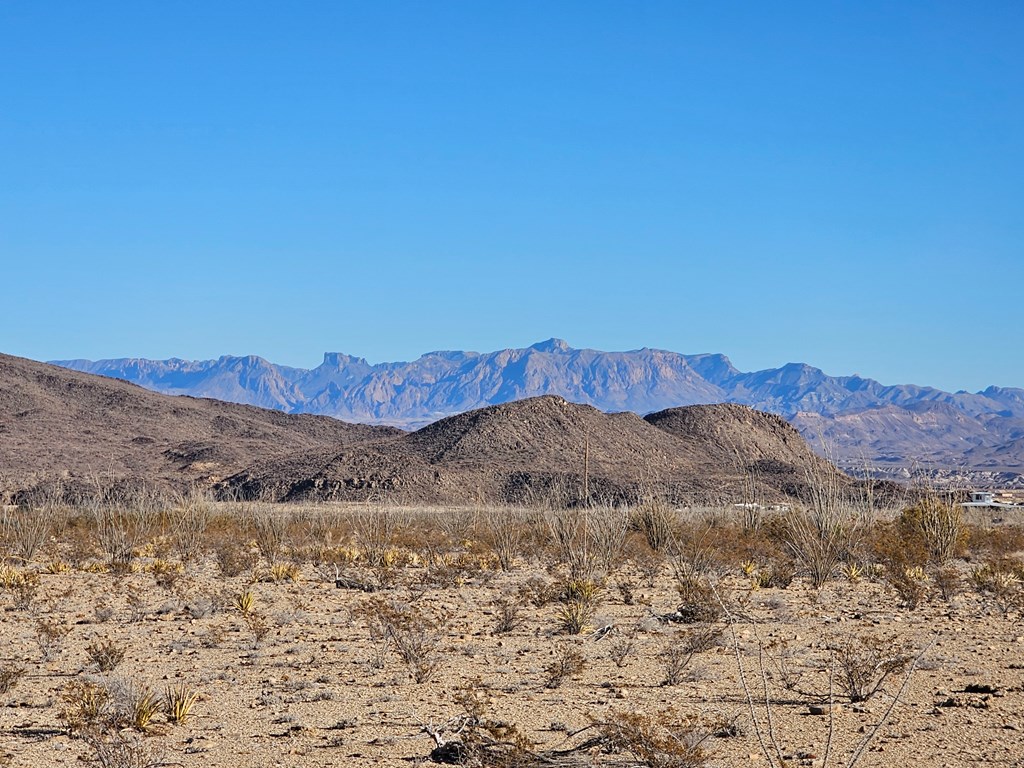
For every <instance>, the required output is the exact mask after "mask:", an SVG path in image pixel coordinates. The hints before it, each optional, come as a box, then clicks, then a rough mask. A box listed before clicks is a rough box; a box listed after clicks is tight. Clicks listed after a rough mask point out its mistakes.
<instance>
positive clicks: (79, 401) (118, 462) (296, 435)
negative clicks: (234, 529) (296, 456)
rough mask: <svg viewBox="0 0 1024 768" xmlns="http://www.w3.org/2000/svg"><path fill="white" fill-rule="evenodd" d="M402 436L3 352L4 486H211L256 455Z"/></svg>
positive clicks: (0, 433)
mask: <svg viewBox="0 0 1024 768" xmlns="http://www.w3.org/2000/svg"><path fill="white" fill-rule="evenodd" d="M395 434H400V432H399V430H395V429H392V428H389V427H374V426H366V425H361V424H346V423H344V422H341V421H338V420H337V419H331V418H328V417H326V416H312V415H291V414H284V413H280V412H278V411H270V410H265V409H262V408H255V407H253V406H247V405H237V404H234V403H224V402H219V401H216V400H201V399H195V398H191V397H179V398H170V397H167V396H166V395H160V394H156V393H154V392H150V391H148V390H146V389H143V388H142V387H138V386H136V385H134V384H128V383H125V382H122V381H115V380H112V379H108V378H103V377H99V376H93V375H90V374H84V373H77V372H74V371H68V370H65V369H63V368H58V367H56V366H52V365H47V364H45V363H37V362H34V361H31V360H25V359H23V358H17V357H11V356H9V355H0V473H2V474H0V483H2V484H3V486H5V487H6V488H7V489H8V490H11V489H18V488H24V487H26V486H30V485H32V484H33V483H34V482H36V481H41V480H53V479H60V480H62V481H65V482H67V483H68V484H69V485H72V486H88V485H90V484H94V483H96V482H100V483H103V482H109V481H112V480H114V479H119V478H126V477H135V478H142V479H146V480H148V481H152V482H154V483H157V484H160V483H172V484H182V483H189V482H198V483H201V484H211V483H215V482H218V481H220V480H221V479H223V478H224V477H226V476H228V475H231V474H234V473H236V472H238V471H240V470H241V469H243V468H244V467H246V466H248V465H250V464H251V463H252V462H253V461H255V460H257V459H259V458H271V457H274V456H283V455H289V454H292V453H295V452H297V451H304V450H309V449H312V448H317V447H320V448H327V447H330V448H332V449H337V448H339V447H341V446H348V445H355V444H359V443H362V442H365V441H367V440H376V439H380V438H382V437H385V438H386V437H389V436H392V435H395Z"/></svg>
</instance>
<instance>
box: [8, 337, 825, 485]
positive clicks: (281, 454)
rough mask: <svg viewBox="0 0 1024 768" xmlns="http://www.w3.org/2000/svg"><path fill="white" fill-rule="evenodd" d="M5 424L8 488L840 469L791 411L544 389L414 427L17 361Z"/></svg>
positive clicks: (771, 479)
mask: <svg viewBox="0 0 1024 768" xmlns="http://www.w3.org/2000/svg"><path fill="white" fill-rule="evenodd" d="M0 433H2V434H3V436H4V440H3V442H2V443H0V460H2V462H3V467H4V472H5V484H6V486H7V488H8V490H9V491H10V490H18V489H24V488H26V487H31V486H32V485H34V484H38V483H39V482H41V481H44V480H54V479H59V480H61V481H62V482H65V483H68V484H71V485H87V484H88V483H90V482H97V481H101V480H103V479H104V478H105V479H107V480H115V479H118V478H125V477H135V478H142V479H146V480H149V481H153V482H157V483H165V484H169V485H177V486H183V485H187V484H199V485H201V486H204V487H210V488H215V489H216V490H217V491H218V493H220V494H221V495H222V496H231V497H234V496H241V497H243V498H250V499H262V500H273V501H280V500H297V499H312V500H321V501H338V500H346V501H358V500H365V499H369V498H385V497H386V498H389V499H391V500H402V501H404V502H407V503H422V502H437V503H442V502H443V503H467V502H472V501H488V502H517V503H519V502H530V501H540V500H542V499H541V497H549V496H552V495H555V496H558V497H559V500H561V501H577V500H580V499H582V498H590V499H592V500H601V499H606V500H613V501H622V500H634V499H636V498H637V497H638V496H640V495H644V494H648V493H655V492H656V493H664V494H667V495H669V496H671V497H673V498H677V499H680V500H685V499H689V500H691V501H714V500H728V499H731V500H734V501H738V500H743V499H747V498H750V497H751V496H752V495H753V494H754V493H755V490H756V493H757V495H758V497H759V498H761V497H763V498H765V499H785V498H788V497H792V496H794V495H799V494H800V493H801V489H802V488H803V486H804V484H805V483H806V480H807V478H808V476H809V475H814V474H816V473H819V472H820V471H821V467H823V466H827V465H826V463H825V462H823V461H822V460H821V459H819V458H818V457H817V456H815V455H814V453H813V452H812V451H811V450H810V448H809V447H808V446H807V444H806V443H805V441H804V440H803V439H802V438H801V437H800V435H799V433H797V432H796V430H795V429H793V427H791V426H790V425H789V424H788V423H787V422H785V421H784V420H783V419H781V418H779V417H778V416H775V415H772V414H765V413H760V412H758V411H754V410H751V409H750V408H747V407H745V406H739V405H709V406H695V407H683V408H674V409H671V410H668V411H663V412H659V413H656V414H651V415H649V416H648V417H647V418H646V419H642V418H640V417H639V416H637V415H636V414H633V413H630V412H621V413H613V414H608V413H604V412H602V411H600V410H598V409H596V408H594V407H592V406H588V405H578V404H575V403H570V402H568V401H566V400H564V399H563V398H560V397H555V396H543V397H536V398H529V399H526V400H517V401H514V402H511V403H505V404H501V405H496V406H490V407H487V408H482V409H478V410H475V411H470V412H467V413H463V414H459V415H456V416H450V417H448V418H445V419H441V420H439V421H437V422H434V423H433V424H430V425H428V426H426V427H423V428H422V429H420V430H417V431H415V432H411V433H405V432H402V431H401V430H398V429H395V428H392V427H383V426H368V425H359V424H347V423H345V422H342V421H339V420H337V419H331V418H327V417H324V416H313V415H305V414H297V415H293V414H283V413H280V412H277V411H272V410H265V409H260V408H255V407H252V406H243V405H236V404H231V403H222V402H219V401H216V400H207V399H195V398H191V397H171V396H167V395H160V394H156V393H153V392H150V391H147V390H144V389H142V388H140V387H137V386H135V385H132V384H128V383H125V382H122V381H116V380H112V379H109V378H105V377H100V376H93V375H90V374H84V373H79V372H73V371H68V370H66V369H63V368H59V367H56V366H50V365H47V364H44V363H35V362H32V361H28V360H22V359H19V358H12V357H7V356H4V357H0ZM754 485H756V486H757V488H756V489H755V488H754Z"/></svg>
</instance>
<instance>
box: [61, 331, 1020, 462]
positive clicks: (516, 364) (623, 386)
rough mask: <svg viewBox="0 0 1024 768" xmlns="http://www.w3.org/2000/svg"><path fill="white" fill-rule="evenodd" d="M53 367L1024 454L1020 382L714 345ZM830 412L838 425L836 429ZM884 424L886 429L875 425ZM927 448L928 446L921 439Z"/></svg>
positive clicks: (176, 387)
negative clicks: (756, 362) (740, 414)
mask: <svg viewBox="0 0 1024 768" xmlns="http://www.w3.org/2000/svg"><path fill="white" fill-rule="evenodd" d="M239 360H244V361H246V362H244V363H239V362H238V361H239ZM58 364H59V365H63V366H64V367H67V368H73V369H76V370H80V371H86V372H89V373H98V374H103V375H106V376H111V377H114V378H121V379H125V380H127V381H132V382H134V383H137V384H140V385H142V386H145V387H147V388H150V389H154V390H156V391H159V392H165V393H168V394H189V395H196V396H202V397H213V398H218V399H223V400H230V401H234V402H243V403H250V404H253V405H260V406H263V407H269V408H276V409H278V410H282V411H287V412H292V413H317V414H325V415H329V416H334V417H336V418H340V419H342V420H345V421H352V422H361V423H366V424H386V425H391V426H397V427H401V428H403V429H418V428H420V427H422V426H424V425H426V424H429V423H431V422H435V421H438V420H439V419H443V418H445V417H448V416H452V415H455V414H459V413H464V412H466V411H471V410H476V409H481V408H487V407H489V406H494V405H499V404H502V403H507V402H511V401H517V400H523V399H525V398H531V397H538V396H542V395H554V396H558V397H561V398H564V399H565V400H567V401H569V402H572V403H583V404H587V405H590V406H593V407H595V408H597V409H599V410H601V411H606V412H616V411H632V412H634V413H636V414H645V413H653V412H657V411H662V410H664V409H667V408H673V407H678V406H688V405H698V404H709V403H723V402H733V403H739V404H742V405H747V406H750V407H752V408H756V409H758V410H762V411H769V412H772V413H776V414H780V415H782V416H784V417H785V418H787V419H789V420H790V421H791V422H793V423H795V424H797V425H798V426H800V428H801V429H802V430H803V434H804V435H805V436H806V437H808V438H810V439H812V441H813V440H815V439H818V438H820V437H821V436H822V435H823V434H825V433H828V438H829V439H830V440H831V441H832V442H833V443H834V444H833V445H832V446H831V448H832V450H833V453H834V455H836V456H837V457H840V458H841V457H842V456H844V455H848V456H850V457H854V458H857V459H858V460H861V459H862V458H863V457H864V456H868V457H870V456H872V455H874V456H879V457H883V456H884V458H885V460H886V461H891V460H892V457H893V455H894V454H900V455H901V456H902V457H903V459H905V460H906V462H907V463H908V464H909V463H914V462H915V461H932V460H934V461H938V462H948V463H949V464H950V465H952V466H958V465H959V464H960V463H962V461H963V457H964V452H965V450H967V449H968V448H969V449H970V450H971V456H974V457H980V456H983V455H985V452H986V450H988V449H991V451H992V452H993V453H992V455H993V456H995V455H996V453H998V461H999V463H1000V466H1006V467H1008V466H1011V465H1012V464H1013V462H1014V461H1016V462H1018V463H1019V464H1020V465H1021V466H1022V467H1024V454H1022V455H1021V456H1019V457H1016V458H1014V456H1016V454H1014V453H1013V452H1012V451H1010V452H1008V451H1006V450H1003V449H1002V448H1001V447H1000V446H1003V445H1004V444H1010V443H1012V442H1013V440H1015V439H1016V437H1017V436H1019V435H1020V434H1022V433H1024V390H1021V389H1012V388H1002V387H995V386H993V387H989V388H988V389H986V390H985V391H984V392H981V393H977V394H969V393H956V394H952V393H948V392H942V391H941V390H937V389H934V388H931V387H919V386H914V385H894V386H887V385H883V384H880V383H879V382H877V381H875V380H873V379H870V378H864V377H862V376H860V375H853V376H846V377H837V376H831V375H829V374H826V373H825V372H824V371H822V370H821V369H820V368H816V367H814V366H812V365H809V364H807V363H800V362H791V363H787V364H785V365H783V366H780V367H779V368H769V369H765V370H760V371H754V372H749V373H747V372H743V371H740V370H738V369H737V368H736V367H735V366H733V364H732V362H731V361H730V360H729V358H728V357H726V356H725V355H722V354H715V353H702V354H696V355H684V354H680V353H677V352H671V351H667V350H660V349H651V348H646V347H645V348H643V349H639V350H633V351H627V352H603V351H600V350H595V349H576V348H573V347H571V346H569V344H568V342H566V341H565V340H564V339H559V338H556V337H553V338H550V339H547V340H545V341H540V342H537V343H536V344H533V345H531V346H529V347H526V348H521V349H503V350H497V351H493V352H483V353H481V352H462V351H457V350H455V351H451V350H450V351H438V352H430V353H426V354H424V355H422V356H421V357H419V358H418V359H416V360H413V361H411V362H390V363H377V364H373V365H371V364H369V363H368V362H367V361H366V360H365V359H363V358H359V357H353V356H350V355H346V354H343V353H339V352H331V353H327V354H325V355H324V362H323V364H322V365H320V366H318V367H316V368H314V369H312V370H305V369H297V368H286V367H283V366H276V365H274V364H272V363H268V362H267V361H266V360H264V359H263V358H259V357H256V356H251V357H247V358H230V357H225V358H221V359H220V360H208V361H199V362H190V361H181V360H164V361H147V360H105V361H100V362H97V363H93V362H90V361H87V360H71V361H62V362H59V363H58ZM872 414H873V415H872ZM822 420H824V421H822ZM840 422H841V423H842V424H843V428H842V429H839V428H838V426H836V428H834V429H833V428H832V427H833V426H834V425H838V424H839V423H840ZM883 424H884V425H887V426H886V427H885V428H886V429H889V430H890V431H891V433H890V434H882V432H881V430H882V428H883V427H882V426H881V425H883ZM922 430H926V431H927V434H926V435H925V434H922ZM925 445H926V446H928V448H927V455H923V454H924V453H925V451H924V450H923V449H922V448H921V447H922V446H925ZM986 446H988V448H986ZM997 449H998V450H997ZM901 460H902V459H901ZM978 460H979V461H980V460H981V459H978Z"/></svg>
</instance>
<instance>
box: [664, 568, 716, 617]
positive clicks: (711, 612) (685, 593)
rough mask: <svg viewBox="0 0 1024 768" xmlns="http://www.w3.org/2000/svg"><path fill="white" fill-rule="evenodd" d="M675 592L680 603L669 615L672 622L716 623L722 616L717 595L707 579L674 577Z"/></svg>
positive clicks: (683, 576) (685, 576) (684, 576)
mask: <svg viewBox="0 0 1024 768" xmlns="http://www.w3.org/2000/svg"><path fill="white" fill-rule="evenodd" d="M676 591H677V592H678V593H679V599H680V603H679V605H678V606H677V607H676V611H675V613H674V614H672V615H671V619H672V621H678V622H680V623H683V624H700V623H711V622H714V621H717V620H718V619H719V618H721V616H722V605H721V603H720V602H719V599H718V595H717V594H716V593H715V590H714V588H713V587H712V586H711V584H710V582H708V581H707V579H702V578H698V577H694V576H687V575H679V574H677V576H676Z"/></svg>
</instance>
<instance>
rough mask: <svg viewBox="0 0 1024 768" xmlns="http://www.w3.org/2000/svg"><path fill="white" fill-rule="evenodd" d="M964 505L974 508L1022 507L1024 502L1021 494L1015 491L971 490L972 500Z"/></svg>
mask: <svg viewBox="0 0 1024 768" xmlns="http://www.w3.org/2000/svg"><path fill="white" fill-rule="evenodd" d="M962 506H964V507H971V508H974V509H1020V508H1022V507H1024V504H1022V503H1021V499H1020V496H1019V494H1016V493H1014V492H1013V491H971V500H970V501H966V502H964V503H963V505H962Z"/></svg>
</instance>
